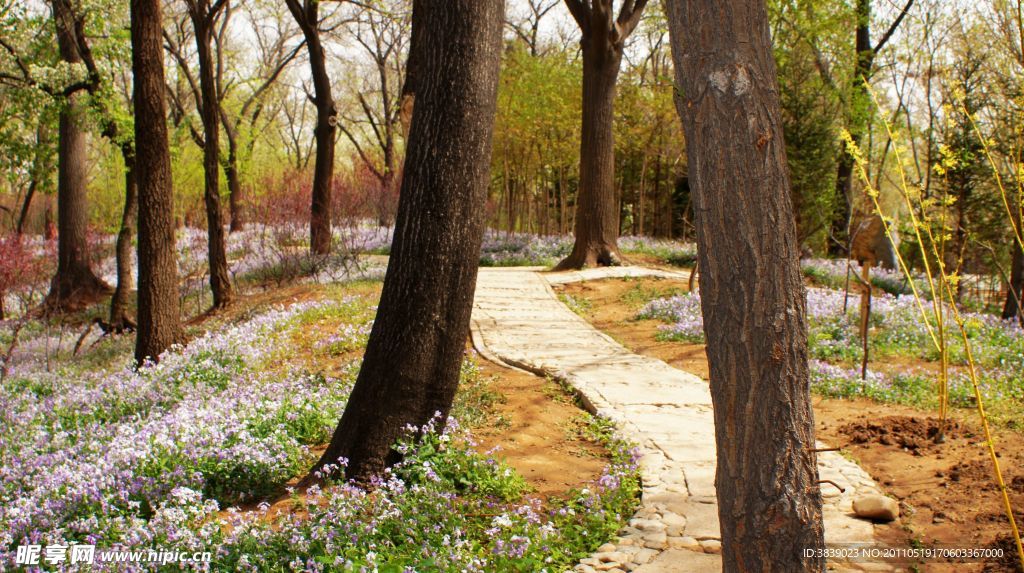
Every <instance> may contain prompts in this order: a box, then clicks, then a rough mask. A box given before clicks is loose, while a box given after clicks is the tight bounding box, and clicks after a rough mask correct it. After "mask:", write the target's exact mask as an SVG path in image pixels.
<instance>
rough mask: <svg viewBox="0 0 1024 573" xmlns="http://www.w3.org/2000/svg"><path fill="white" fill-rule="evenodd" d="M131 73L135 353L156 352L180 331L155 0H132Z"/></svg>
mask: <svg viewBox="0 0 1024 573" xmlns="http://www.w3.org/2000/svg"><path fill="white" fill-rule="evenodd" d="M131 20H132V22H131V28H132V30H131V33H132V75H133V77H134V100H135V141H136V142H137V145H136V149H135V158H136V165H137V166H138V167H137V171H136V178H137V182H138V187H139V207H138V210H139V294H138V299H139V300H138V306H139V310H138V323H139V326H138V332H137V334H136V339H135V359H136V361H137V362H138V363H142V362H143V361H144V360H145V359H146V358H158V357H159V356H160V353H162V352H163V351H164V350H166V349H167V347H169V346H170V345H172V344H174V343H175V342H176V341H177V340H178V337H179V336H180V322H179V316H178V262H177V258H176V257H177V253H176V251H175V248H174V196H173V190H172V188H171V159H170V150H169V148H168V144H167V122H166V119H165V118H166V117H167V116H166V112H167V109H166V105H165V103H164V90H165V89H166V87H165V85H164V68H163V55H164V54H163V46H162V45H161V41H162V36H161V35H162V25H163V20H162V17H161V14H160V0H132V2H131Z"/></svg>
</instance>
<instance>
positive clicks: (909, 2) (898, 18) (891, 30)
mask: <svg viewBox="0 0 1024 573" xmlns="http://www.w3.org/2000/svg"><path fill="white" fill-rule="evenodd" d="M913 5H914V0H907V3H906V5H904V6H903V10H901V11H900V15H899V16H896V19H895V20H893V23H892V25H891V26H889V29H888V30H886V31H885V35H883V36H882V39H881V40H878V44H876V45H875V47H874V48H872V49H871V50H872V51H873V52H874V53H876V54H877V53H878V52H881V51H882V48H884V47H885V44H886V43H887V42H888V41H889V39H890V38H892V35H893V34H894V33H896V28H899V26H900V22H902V21H903V18H904V17H906V15H907V12H909V11H910V7H911V6H913Z"/></svg>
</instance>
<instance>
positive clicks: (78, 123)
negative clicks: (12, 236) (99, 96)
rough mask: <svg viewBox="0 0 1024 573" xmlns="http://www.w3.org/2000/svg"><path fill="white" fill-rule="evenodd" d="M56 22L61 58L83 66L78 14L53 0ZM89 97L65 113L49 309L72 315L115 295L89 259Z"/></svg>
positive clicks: (76, 99)
mask: <svg viewBox="0 0 1024 573" xmlns="http://www.w3.org/2000/svg"><path fill="white" fill-rule="evenodd" d="M52 8H53V19H54V23H55V25H56V26H55V27H56V31H57V45H58V48H59V49H60V56H61V59H62V60H63V61H64V62H67V63H68V64H73V65H74V64H81V63H82V56H81V53H80V52H79V50H78V42H77V39H76V38H77V36H76V34H77V31H76V29H75V21H74V15H73V13H72V11H71V5H70V4H68V1H67V0H53V3H52ZM84 99H85V94H82V93H79V92H76V93H74V94H72V95H70V96H68V98H67V100H66V101H65V103H64V106H63V108H62V109H61V112H60V127H59V131H58V137H59V140H58V143H57V274H56V275H54V277H53V282H52V283H51V285H50V293H49V294H48V295H47V297H46V303H45V304H46V307H47V308H52V309H57V310H71V309H77V308H81V307H83V306H87V305H89V304H92V303H95V302H97V301H99V300H100V299H102V298H104V297H106V296H108V295H109V294H110V291H111V289H110V285H108V284H107V283H105V282H103V281H102V280H101V279H100V278H99V277H98V276H96V274H95V273H94V272H93V270H92V266H91V264H90V260H89V254H90V249H89V242H88V229H89V206H88V196H87V191H88V189H87V184H88V174H89V157H88V154H87V153H86V140H85V137H86V135H85V128H84V122H85V113H86V110H85V108H86V103H85V102H84Z"/></svg>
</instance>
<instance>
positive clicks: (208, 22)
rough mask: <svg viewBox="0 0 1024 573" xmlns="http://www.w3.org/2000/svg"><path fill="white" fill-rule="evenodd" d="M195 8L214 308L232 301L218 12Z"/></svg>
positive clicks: (199, 0)
mask: <svg viewBox="0 0 1024 573" xmlns="http://www.w3.org/2000/svg"><path fill="white" fill-rule="evenodd" d="M191 12H192V13H191V16H192V24H193V26H194V27H195V34H196V53H197V55H198V59H199V90H200V92H201V94H202V98H203V101H202V110H201V111H202V119H203V175H204V177H203V182H204V185H203V187H204V191H203V202H204V204H205V205H206V231H207V237H208V240H207V256H208V260H209V265H210V290H211V291H212V292H213V308H224V307H225V306H227V305H228V304H229V303H230V302H231V298H232V292H231V279H230V277H229V276H228V256H227V245H226V240H225V233H224V216H223V214H222V210H221V205H220V101H219V100H218V99H217V82H216V80H215V79H214V62H213V54H212V51H211V43H212V39H213V36H212V33H213V20H214V16H215V15H214V14H212V13H211V12H210V5H209V0H195V3H194V4H193V8H192V9H191Z"/></svg>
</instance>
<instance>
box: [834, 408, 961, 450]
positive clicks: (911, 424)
mask: <svg viewBox="0 0 1024 573" xmlns="http://www.w3.org/2000/svg"><path fill="white" fill-rule="evenodd" d="M942 426H943V422H942V420H940V419H939V418H930V417H929V418H923V417H917V416H886V417H884V418H879V419H877V420H868V421H863V422H852V423H849V424H846V425H845V426H842V427H841V428H839V432H840V433H842V434H844V435H846V436H847V437H849V439H850V443H853V444H868V443H877V444H881V445H883V446H892V445H896V446H899V447H901V448H906V449H908V450H911V451H913V452H915V453H916V452H919V451H920V450H923V449H929V448H933V447H935V446H941V444H939V443H937V442H936V437H937V436H938V435H939V432H940V429H941V428H942ZM942 433H943V436H945V438H946V439H947V440H948V439H950V438H963V437H971V436H972V434H971V433H970V432H969V431H968V430H966V429H964V427H963V425H962V424H960V423H959V422H957V421H956V420H946V421H945V431H944V432H942Z"/></svg>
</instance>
